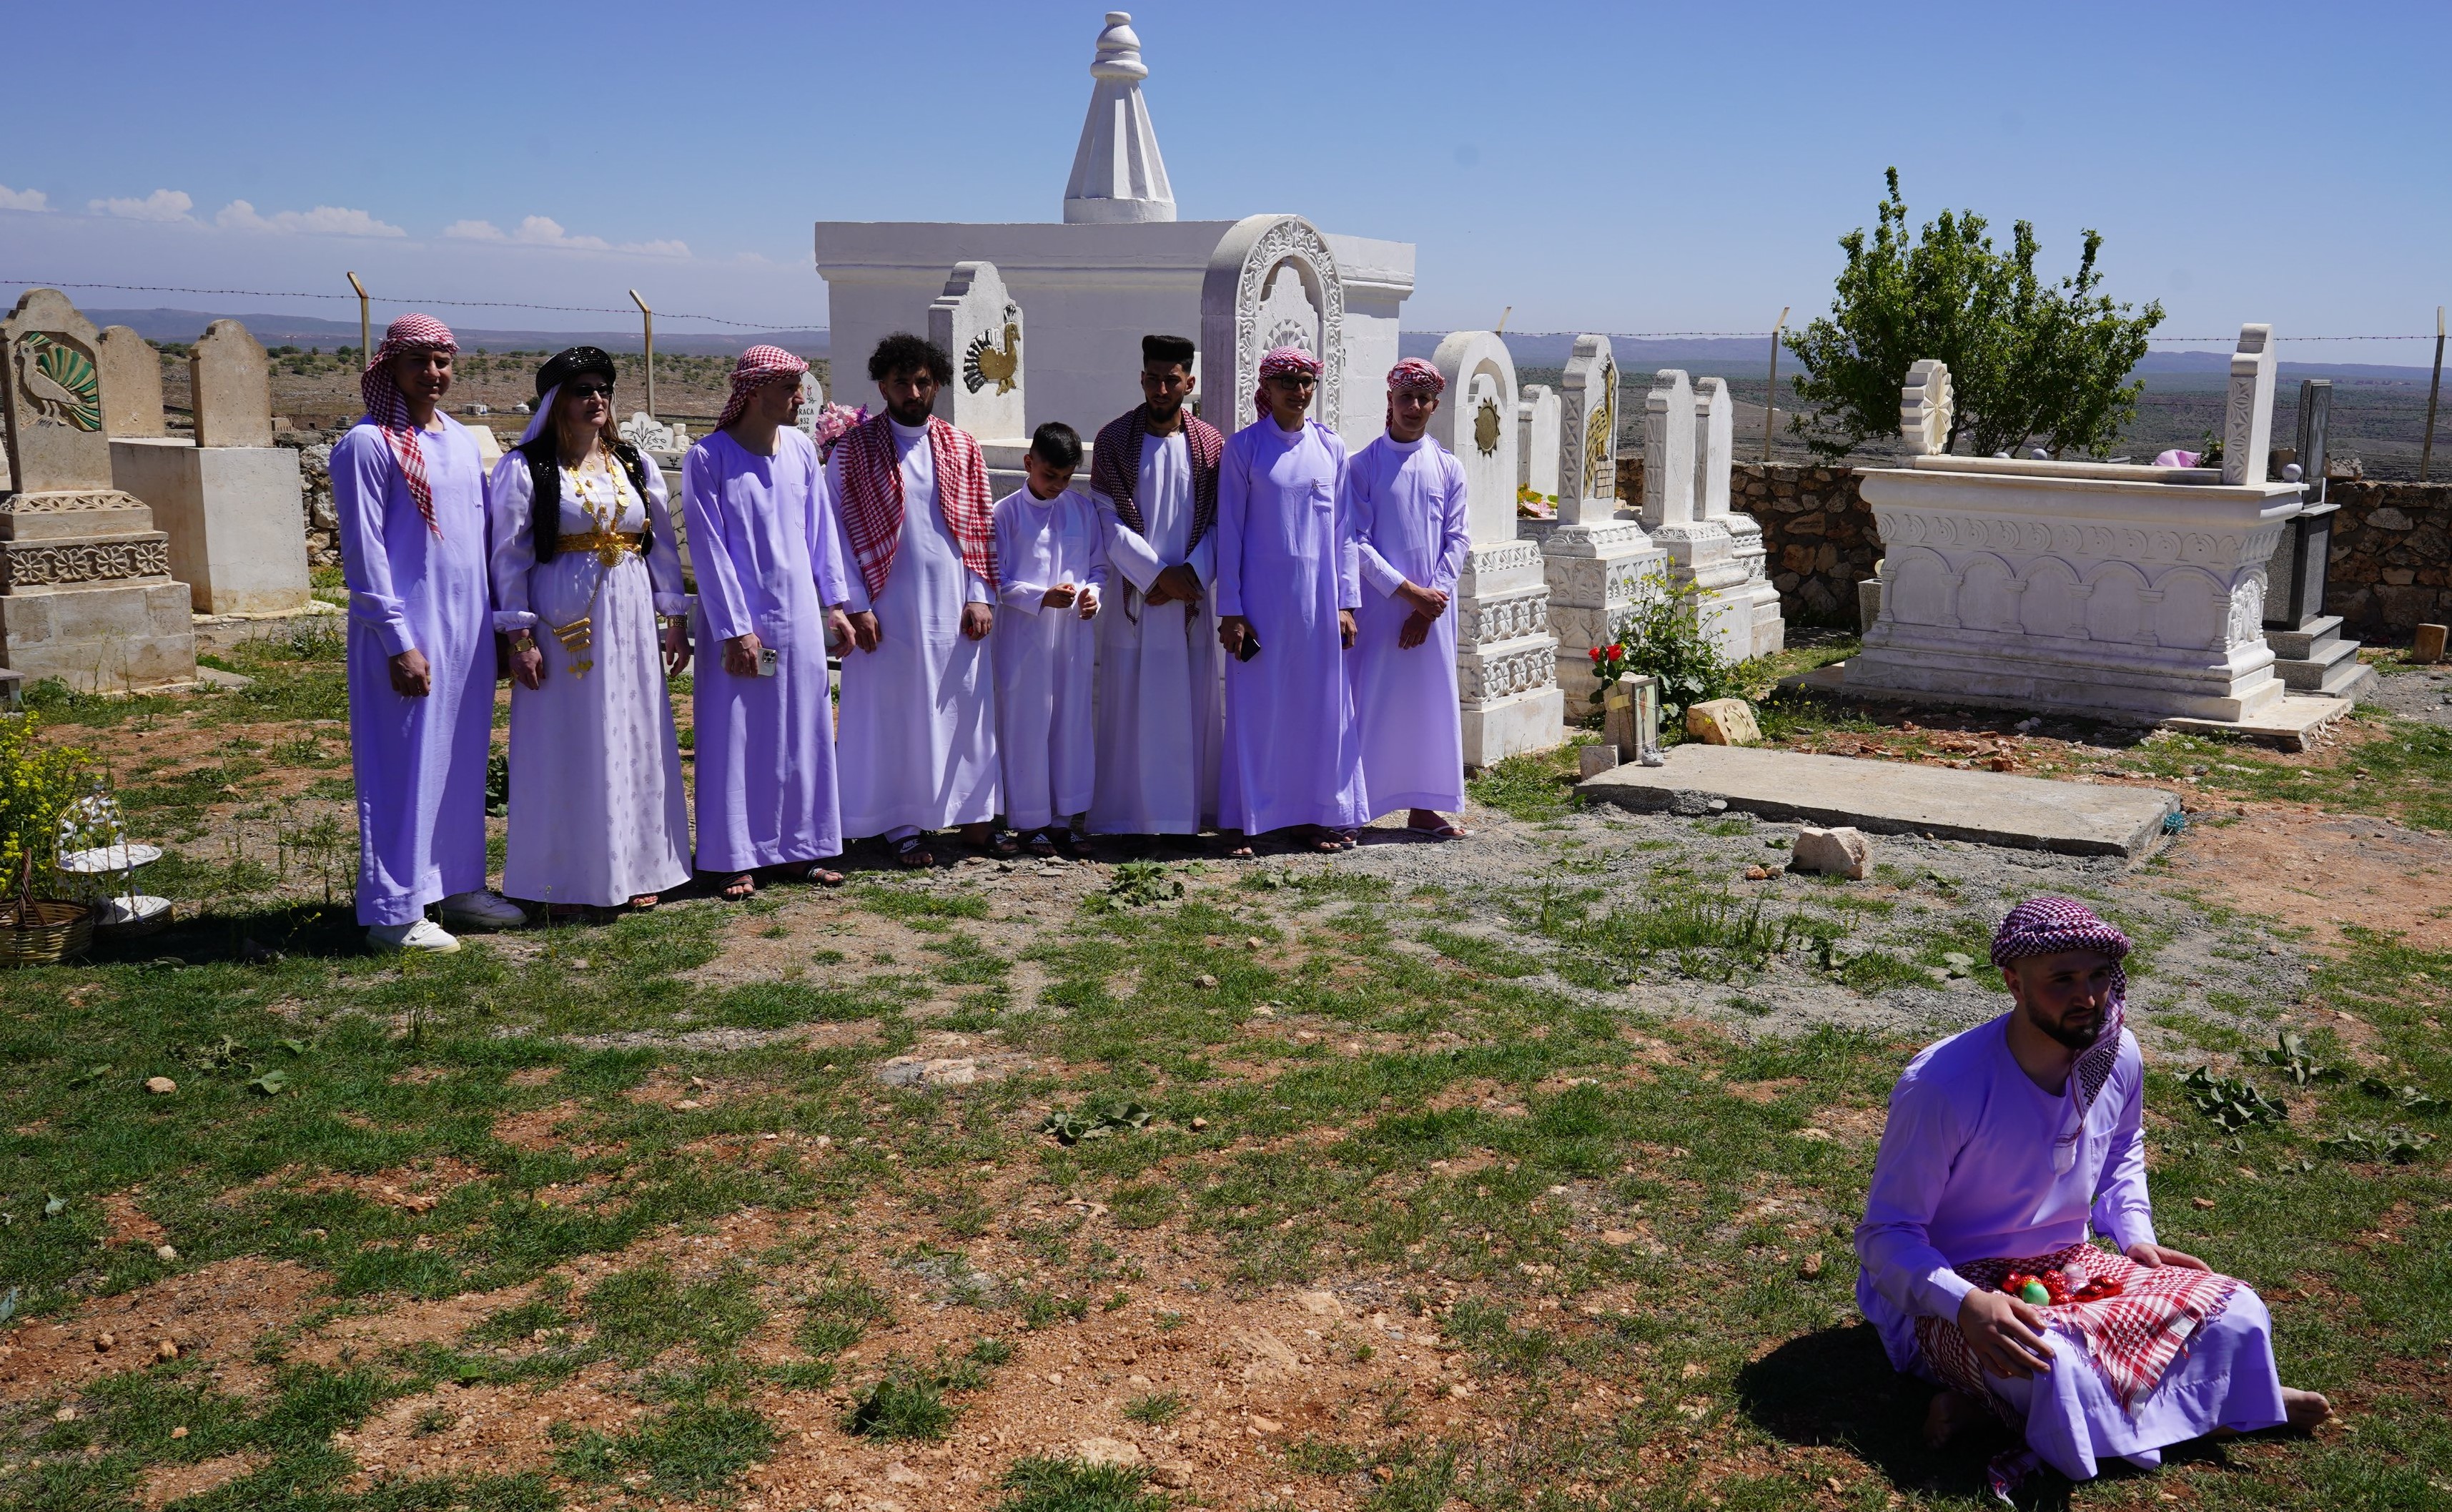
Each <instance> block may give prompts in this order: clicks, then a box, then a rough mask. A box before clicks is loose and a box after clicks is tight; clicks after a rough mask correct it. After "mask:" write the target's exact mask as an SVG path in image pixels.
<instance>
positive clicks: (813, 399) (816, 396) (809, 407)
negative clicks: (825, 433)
mask: <svg viewBox="0 0 2452 1512" xmlns="http://www.w3.org/2000/svg"><path fill="white" fill-rule="evenodd" d="M825 408H826V386H825V385H823V384H821V383H820V382H818V374H817V370H816V369H815V368H811V369H810V370H809V371H807V372H804V373H802V374H801V418H800V419H798V420H796V421H794V422H793V424H794V425H796V426H798V427H799V428H800V430H801V434H802V435H804V436H807V437H809V438H810V439H811V440H815V439H816V438H817V434H818V416H819V415H821V414H823V413H824V412H825Z"/></svg>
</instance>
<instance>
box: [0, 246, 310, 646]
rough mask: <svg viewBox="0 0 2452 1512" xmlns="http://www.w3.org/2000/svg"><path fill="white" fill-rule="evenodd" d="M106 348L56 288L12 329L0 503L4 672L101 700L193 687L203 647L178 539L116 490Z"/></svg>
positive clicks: (33, 295)
mask: <svg viewBox="0 0 2452 1512" xmlns="http://www.w3.org/2000/svg"><path fill="white" fill-rule="evenodd" d="M100 339H101V338H100V333H99V332H97V331H96V330H95V329H94V328H93V323H92V322H91V321H89V320H87V319H86V318H85V317H84V316H83V315H81V314H79V313H78V312H77V309H76V307H75V306H73V305H71V304H69V301H68V298H67V296H65V295H63V294H62V293H60V292H59V290H57V289H53V288H34V289H29V290H27V292H26V293H25V294H24V296H23V297H21V298H20V299H19V300H18V301H17V306H16V308H15V309H14V310H13V311H11V312H10V316H9V318H8V319H7V320H6V321H5V322H0V409H5V410H6V412H7V415H8V420H9V463H10V479H11V483H12V491H11V492H10V493H9V494H7V495H6V496H5V497H0V660H5V661H6V663H7V665H8V666H9V668H10V670H12V671H15V672H17V673H19V674H21V675H22V676H24V677H26V678H29V679H34V678H44V677H57V678H60V679H62V680H64V681H66V682H67V683H69V685H70V686H74V687H78V688H82V689H86V690H89V691H114V690H130V689H137V688H148V687H160V686H165V685H168V684H177V683H187V682H192V681H194V679H195V675H196V638H195V633H194V631H193V629H192V628H191V627H190V626H189V623H188V587H187V585H185V584H183V583H176V582H173V581H171V578H170V575H169V547H168V537H167V536H165V535H164V534H163V533H162V532H161V531H159V530H156V529H154V528H153V513H152V511H151V510H150V509H148V508H147V507H146V506H145V503H144V501H143V500H141V499H137V498H135V497H133V496H131V495H129V494H126V493H122V492H120V491H119V490H118V489H117V488H115V487H112V485H111V446H110V438H109V433H108V432H107V431H106V430H105V429H104V420H103V416H104V414H105V413H106V407H105V404H104V400H103V383H102V374H101V370H100V367H99V365H98V363H97V362H96V358H97V356H98V343H99V341H100ZM293 529H295V522H294V521H293ZM300 548H301V550H302V551H303V550H304V548H305V547H304V538H303V535H302V538H301V547H300Z"/></svg>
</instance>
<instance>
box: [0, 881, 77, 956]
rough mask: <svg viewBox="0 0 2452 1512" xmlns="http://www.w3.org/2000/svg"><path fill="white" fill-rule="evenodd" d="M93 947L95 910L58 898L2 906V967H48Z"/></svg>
mask: <svg viewBox="0 0 2452 1512" xmlns="http://www.w3.org/2000/svg"><path fill="white" fill-rule="evenodd" d="M92 944H93V909H92V908H91V907H90V906H89V905H86V904H82V903H69V902H68V901H66V900H64V899H59V898H36V899H35V900H33V901H32V902H31V903H30V904H27V905H23V906H22V907H21V906H20V905H17V904H15V903H0V966H31V965H49V964H50V963H52V962H55V961H61V960H65V959H66V958H68V957H69V956H73V955H83V954H84V953H85V951H86V948H87V947H88V946H89V945H92Z"/></svg>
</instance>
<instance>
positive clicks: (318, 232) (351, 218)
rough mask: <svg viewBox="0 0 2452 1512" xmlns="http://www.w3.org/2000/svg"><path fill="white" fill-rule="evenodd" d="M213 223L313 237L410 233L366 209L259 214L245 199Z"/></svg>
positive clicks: (224, 209) (227, 208)
mask: <svg viewBox="0 0 2452 1512" xmlns="http://www.w3.org/2000/svg"><path fill="white" fill-rule="evenodd" d="M213 224H214V225H216V226H219V227H221V228H223V229H227V230H239V231H283V232H292V233H298V232H303V233H305V234H307V235H309V236H406V235H407V234H408V232H406V231H405V230H403V229H400V228H399V227H397V226H394V225H391V224H390V223H389V222H387V221H379V220H377V219H375V218H374V217H373V216H372V215H369V214H367V213H366V211H365V210H352V209H343V208H341V207H340V206H338V205H318V206H316V207H315V208H314V209H311V210H275V211H274V212H272V213H271V214H270V215H259V214H257V213H256V209H255V207H254V206H252V205H249V204H248V203H247V201H245V200H232V201H230V202H229V203H228V204H227V205H225V206H223V207H222V209H221V213H220V214H218V215H215V216H214V217H213Z"/></svg>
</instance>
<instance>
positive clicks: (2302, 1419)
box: [2282, 1386, 2333, 1433]
mask: <svg viewBox="0 0 2452 1512" xmlns="http://www.w3.org/2000/svg"><path fill="white" fill-rule="evenodd" d="M2282 1415H2283V1418H2284V1421H2286V1422H2288V1423H2289V1424H2290V1426H2292V1427H2294V1428H2296V1429H2298V1430H2299V1431H2300V1432H2302V1433H2304V1432H2306V1431H2307V1430H2308V1429H2310V1428H2312V1427H2314V1426H2315V1425H2316V1424H2318V1423H2320V1422H2323V1421H2324V1420H2325V1419H2327V1418H2329V1417H2331V1416H2332V1415H2333V1404H2332V1403H2330V1402H2329V1401H2327V1400H2325V1398H2324V1395H2323V1393H2322V1392H2317V1391H2293V1390H2291V1389H2290V1388H2289V1387H2288V1386H2284V1387H2283V1388H2282Z"/></svg>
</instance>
